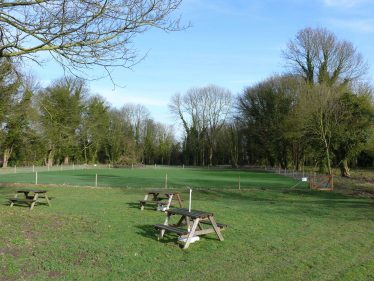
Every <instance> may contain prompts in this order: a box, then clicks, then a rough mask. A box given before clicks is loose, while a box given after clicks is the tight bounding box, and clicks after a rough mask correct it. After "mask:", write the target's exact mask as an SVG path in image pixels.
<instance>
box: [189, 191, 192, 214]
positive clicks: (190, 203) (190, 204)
mask: <svg viewBox="0 0 374 281" xmlns="http://www.w3.org/2000/svg"><path fill="white" fill-rule="evenodd" d="M191 206H192V189H191V188H190V202H189V203H188V211H189V212H191Z"/></svg>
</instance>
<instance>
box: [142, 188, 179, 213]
mask: <svg viewBox="0 0 374 281" xmlns="http://www.w3.org/2000/svg"><path fill="white" fill-rule="evenodd" d="M163 196H164V197H163ZM175 199H176V200H177V202H178V204H179V207H181V208H182V207H183V202H182V199H181V197H180V194H179V192H177V191H170V190H148V191H147V193H146V194H145V196H144V199H143V200H140V201H139V202H140V210H144V206H145V205H146V204H156V206H157V207H159V208H161V209H163V210H168V209H169V208H170V205H172V204H173V200H175Z"/></svg>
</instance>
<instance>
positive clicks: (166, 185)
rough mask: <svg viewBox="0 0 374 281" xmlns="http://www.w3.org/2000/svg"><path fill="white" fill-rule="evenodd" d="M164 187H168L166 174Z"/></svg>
mask: <svg viewBox="0 0 374 281" xmlns="http://www.w3.org/2000/svg"><path fill="white" fill-rule="evenodd" d="M165 188H168V174H166V175H165Z"/></svg>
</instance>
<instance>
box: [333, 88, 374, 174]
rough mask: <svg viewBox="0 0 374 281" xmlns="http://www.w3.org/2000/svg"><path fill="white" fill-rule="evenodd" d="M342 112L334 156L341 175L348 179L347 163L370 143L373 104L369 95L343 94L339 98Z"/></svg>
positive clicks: (373, 120)
mask: <svg viewBox="0 0 374 281" xmlns="http://www.w3.org/2000/svg"><path fill="white" fill-rule="evenodd" d="M339 103H341V104H342V107H343V112H342V116H341V122H340V123H339V127H338V130H337V132H336V140H338V141H337V144H336V145H335V147H334V152H335V155H336V156H337V158H338V159H337V160H338V163H339V167H340V172H341V175H342V176H344V177H349V176H350V172H349V167H348V162H349V161H350V160H352V159H353V158H354V157H356V156H357V155H358V154H359V153H360V152H361V151H362V150H363V148H364V147H365V145H366V144H367V143H368V142H369V141H370V139H371V137H372V136H373V129H374V104H373V101H372V96H371V94H370V93H367V92H361V93H358V94H353V93H351V92H344V93H343V94H342V95H341V96H340V97H339Z"/></svg>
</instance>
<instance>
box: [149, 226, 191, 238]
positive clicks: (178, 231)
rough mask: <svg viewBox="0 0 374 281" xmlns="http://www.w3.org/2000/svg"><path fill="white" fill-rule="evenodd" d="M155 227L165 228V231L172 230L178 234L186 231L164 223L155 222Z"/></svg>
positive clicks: (186, 231)
mask: <svg viewBox="0 0 374 281" xmlns="http://www.w3.org/2000/svg"><path fill="white" fill-rule="evenodd" d="M155 228H157V229H160V230H166V231H170V232H174V233H177V234H179V235H184V234H187V233H188V230H187V229H183V228H178V227H174V226H170V225H164V224H155Z"/></svg>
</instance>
